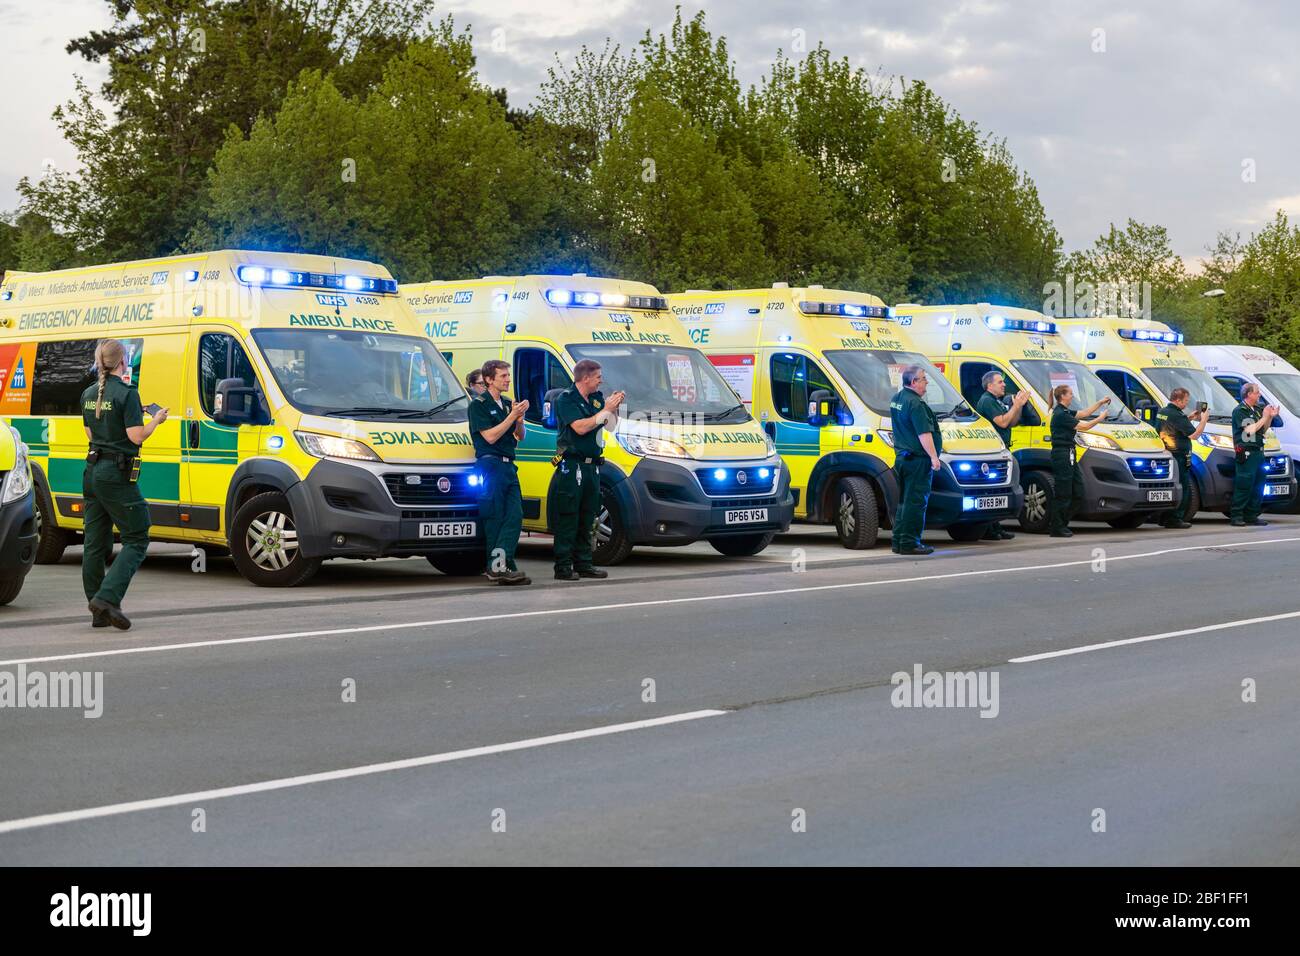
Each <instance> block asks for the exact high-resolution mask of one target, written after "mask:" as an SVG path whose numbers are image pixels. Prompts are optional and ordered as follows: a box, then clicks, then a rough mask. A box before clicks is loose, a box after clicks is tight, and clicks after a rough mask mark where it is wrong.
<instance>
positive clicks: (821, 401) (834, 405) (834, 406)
mask: <svg viewBox="0 0 1300 956" xmlns="http://www.w3.org/2000/svg"><path fill="white" fill-rule="evenodd" d="M839 408H840V400H839V399H838V398H836V397H835V393H834V392H832V391H830V390H829V389H825V388H819V389H817V390H816V391H815V392H813V393H812V394H811V395H809V396H808V424H809V425H811V426H813V427H814V428H825V427H826V426H827V425H829V424H831V423H832V422H834V421H835V416H836V413H837V412H838V411H839Z"/></svg>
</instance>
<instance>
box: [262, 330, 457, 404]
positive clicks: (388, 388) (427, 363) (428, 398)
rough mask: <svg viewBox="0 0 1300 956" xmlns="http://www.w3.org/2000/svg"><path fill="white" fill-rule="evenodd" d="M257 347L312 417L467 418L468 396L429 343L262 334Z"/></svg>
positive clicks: (341, 334)
mask: <svg viewBox="0 0 1300 956" xmlns="http://www.w3.org/2000/svg"><path fill="white" fill-rule="evenodd" d="M253 339H254V341H256V342H257V347H258V348H259V349H261V352H262V355H263V357H264V358H265V359H266V364H267V365H269V366H271V372H272V373H273V374H274V375H275V381H276V384H278V385H279V386H280V391H282V392H283V393H284V396H285V398H287V399H288V400H289V401H290V402H291V403H292V404H293V406H294V408H297V409H298V410H299V411H302V412H306V413H307V414H309V415H329V416H333V417H336V418H358V417H365V418H392V419H407V420H410V421H430V422H435V421H436V422H463V421H465V420H466V419H467V417H468V415H467V402H468V400H467V399H466V396H465V390H464V389H463V388H461V385H460V382H458V381H457V380H456V376H455V375H453V374H452V371H451V368H450V367H449V366H448V365H447V363H446V361H445V360H444V359H443V357H442V354H441V353H440V352H438V350H437V349H435V348H434V347H433V345H432V344H431V343H430V342H428V341H427V340H425V339H421V338H417V337H415V336H411V335H389V334H379V335H376V334H374V333H371V332H352V331H336V330H327V329H256V330H254V331H253Z"/></svg>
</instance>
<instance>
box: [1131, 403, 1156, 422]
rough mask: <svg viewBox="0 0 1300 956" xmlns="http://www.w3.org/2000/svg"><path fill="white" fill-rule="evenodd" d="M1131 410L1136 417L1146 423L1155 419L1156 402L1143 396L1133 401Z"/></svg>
mask: <svg viewBox="0 0 1300 956" xmlns="http://www.w3.org/2000/svg"><path fill="white" fill-rule="evenodd" d="M1133 411H1134V412H1135V413H1136V414H1137V417H1138V418H1140V419H1142V420H1143V421H1144V422H1147V423H1148V424H1150V423H1153V422H1154V421H1155V420H1156V403H1155V402H1152V401H1149V400H1148V399H1145V398H1139V399H1138V400H1137V401H1136V402H1134V403H1133Z"/></svg>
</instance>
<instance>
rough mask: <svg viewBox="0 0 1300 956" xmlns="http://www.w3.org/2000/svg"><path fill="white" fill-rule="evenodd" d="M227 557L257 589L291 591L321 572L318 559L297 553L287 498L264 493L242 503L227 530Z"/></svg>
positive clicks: (296, 534)
mask: <svg viewBox="0 0 1300 956" xmlns="http://www.w3.org/2000/svg"><path fill="white" fill-rule="evenodd" d="M230 556H231V558H233V559H234V561H235V567H236V568H238V569H239V573H240V574H242V575H243V576H244V577H245V578H246V579H248V580H249V581H251V582H252V583H253V584H256V585H257V586H258V587H260V588H293V587H297V586H298V585H300V584H306V583H307V582H308V581H309V580H311V578H312V576H313V575H314V574H315V573H316V572H317V571H319V570H320V565H321V559H320V558H304V557H303V556H302V554H300V553H299V551H298V526H297V524H295V523H294V519H293V510H292V509H291V508H290V507H289V499H288V498H286V497H285V496H284V495H282V494H280V492H278V491H265V492H263V493H262V494H260V495H254V496H253V497H252V498H249V499H248V500H247V501H245V502H244V503H243V504H242V505H241V506H240V508H239V510H238V511H237V512H235V520H234V522H233V524H232V526H231V528H230Z"/></svg>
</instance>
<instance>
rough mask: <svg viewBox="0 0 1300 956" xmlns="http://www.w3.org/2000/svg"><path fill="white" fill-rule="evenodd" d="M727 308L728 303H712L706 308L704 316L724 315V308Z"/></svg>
mask: <svg viewBox="0 0 1300 956" xmlns="http://www.w3.org/2000/svg"><path fill="white" fill-rule="evenodd" d="M725 306H726V303H725V302H710V303H708V304H707V305H706V306H705V307H704V314H705V315H721V314H722V310H723V308H724V307H725Z"/></svg>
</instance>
